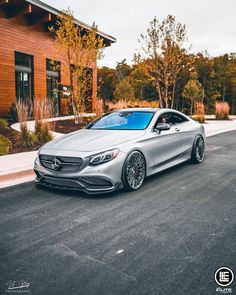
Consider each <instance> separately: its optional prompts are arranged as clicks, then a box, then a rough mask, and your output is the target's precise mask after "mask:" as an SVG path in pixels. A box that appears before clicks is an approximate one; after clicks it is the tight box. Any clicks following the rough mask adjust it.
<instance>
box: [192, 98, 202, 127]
mask: <svg viewBox="0 0 236 295" xmlns="http://www.w3.org/2000/svg"><path fill="white" fill-rule="evenodd" d="M192 119H193V120H195V121H198V122H199V123H201V124H202V123H204V122H205V108H204V104H203V103H202V102H197V103H196V104H195V114H194V115H193V116H192Z"/></svg>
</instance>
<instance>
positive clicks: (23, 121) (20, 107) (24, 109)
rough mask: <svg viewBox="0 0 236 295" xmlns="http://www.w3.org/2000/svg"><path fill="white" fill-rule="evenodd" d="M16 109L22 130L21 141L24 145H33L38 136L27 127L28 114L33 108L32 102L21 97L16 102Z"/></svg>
mask: <svg viewBox="0 0 236 295" xmlns="http://www.w3.org/2000/svg"><path fill="white" fill-rule="evenodd" d="M16 110H17V116H18V119H19V123H20V131H21V132H20V140H19V143H20V144H21V145H22V146H24V147H32V146H33V145H34V143H35V142H36V136H35V135H34V134H33V133H32V132H30V131H29V130H28V127H27V119H28V114H30V113H31V110H32V107H31V104H30V103H27V102H25V101H23V100H20V99H19V100H18V101H17V102H16Z"/></svg>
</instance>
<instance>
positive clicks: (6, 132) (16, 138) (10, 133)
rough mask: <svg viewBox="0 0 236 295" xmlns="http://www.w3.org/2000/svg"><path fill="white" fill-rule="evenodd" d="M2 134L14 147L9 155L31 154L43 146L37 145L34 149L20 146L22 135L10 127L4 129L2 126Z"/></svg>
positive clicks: (0, 131) (0, 127)
mask: <svg viewBox="0 0 236 295" xmlns="http://www.w3.org/2000/svg"><path fill="white" fill-rule="evenodd" d="M0 134H1V135H3V136H5V137H6V138H8V139H9V140H10V141H11V143H12V146H11V148H10V150H9V154H15V153H22V152H31V151H36V150H38V149H39V148H40V146H41V145H42V144H39V143H35V145H34V146H33V147H23V146H21V145H20V133H19V132H17V131H15V130H13V129H11V128H10V126H9V127H8V128H3V127H2V126H0Z"/></svg>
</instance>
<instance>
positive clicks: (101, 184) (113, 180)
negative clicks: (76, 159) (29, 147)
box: [34, 152, 126, 194]
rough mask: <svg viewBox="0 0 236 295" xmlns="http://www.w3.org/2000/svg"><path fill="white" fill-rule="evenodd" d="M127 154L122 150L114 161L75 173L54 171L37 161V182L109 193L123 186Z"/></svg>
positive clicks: (91, 192)
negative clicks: (123, 170)
mask: <svg viewBox="0 0 236 295" xmlns="http://www.w3.org/2000/svg"><path fill="white" fill-rule="evenodd" d="M57 156H58V155H57ZM125 158H126V154H125V153H122V152H120V153H119V155H118V156H117V157H116V158H115V159H114V160H112V161H110V162H107V163H103V164H100V165H96V166H89V165H86V166H85V167H82V169H81V170H79V171H75V172H73V173H68V172H63V171H52V170H50V169H46V168H45V167H44V166H42V164H41V162H40V160H39V159H37V160H36V161H35V164H34V171H35V174H36V179H35V182H36V184H39V185H43V186H46V187H50V188H56V189H63V190H78V191H83V192H85V193H88V194H98V193H109V192H112V191H115V190H116V189H117V188H118V187H122V169H123V163H124V161H125Z"/></svg>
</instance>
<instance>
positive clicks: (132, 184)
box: [122, 151, 146, 191]
mask: <svg viewBox="0 0 236 295" xmlns="http://www.w3.org/2000/svg"><path fill="white" fill-rule="evenodd" d="M145 177H146V161H145V158H144V156H143V155H142V154H141V153H140V152H138V151H134V152H132V153H130V154H129V155H128V157H127V159H126V160H125V163H124V167H123V172H122V179H123V184H124V188H125V189H126V190H128V191H135V190H137V189H139V188H140V187H141V186H142V184H143V182H144V179H145Z"/></svg>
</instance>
